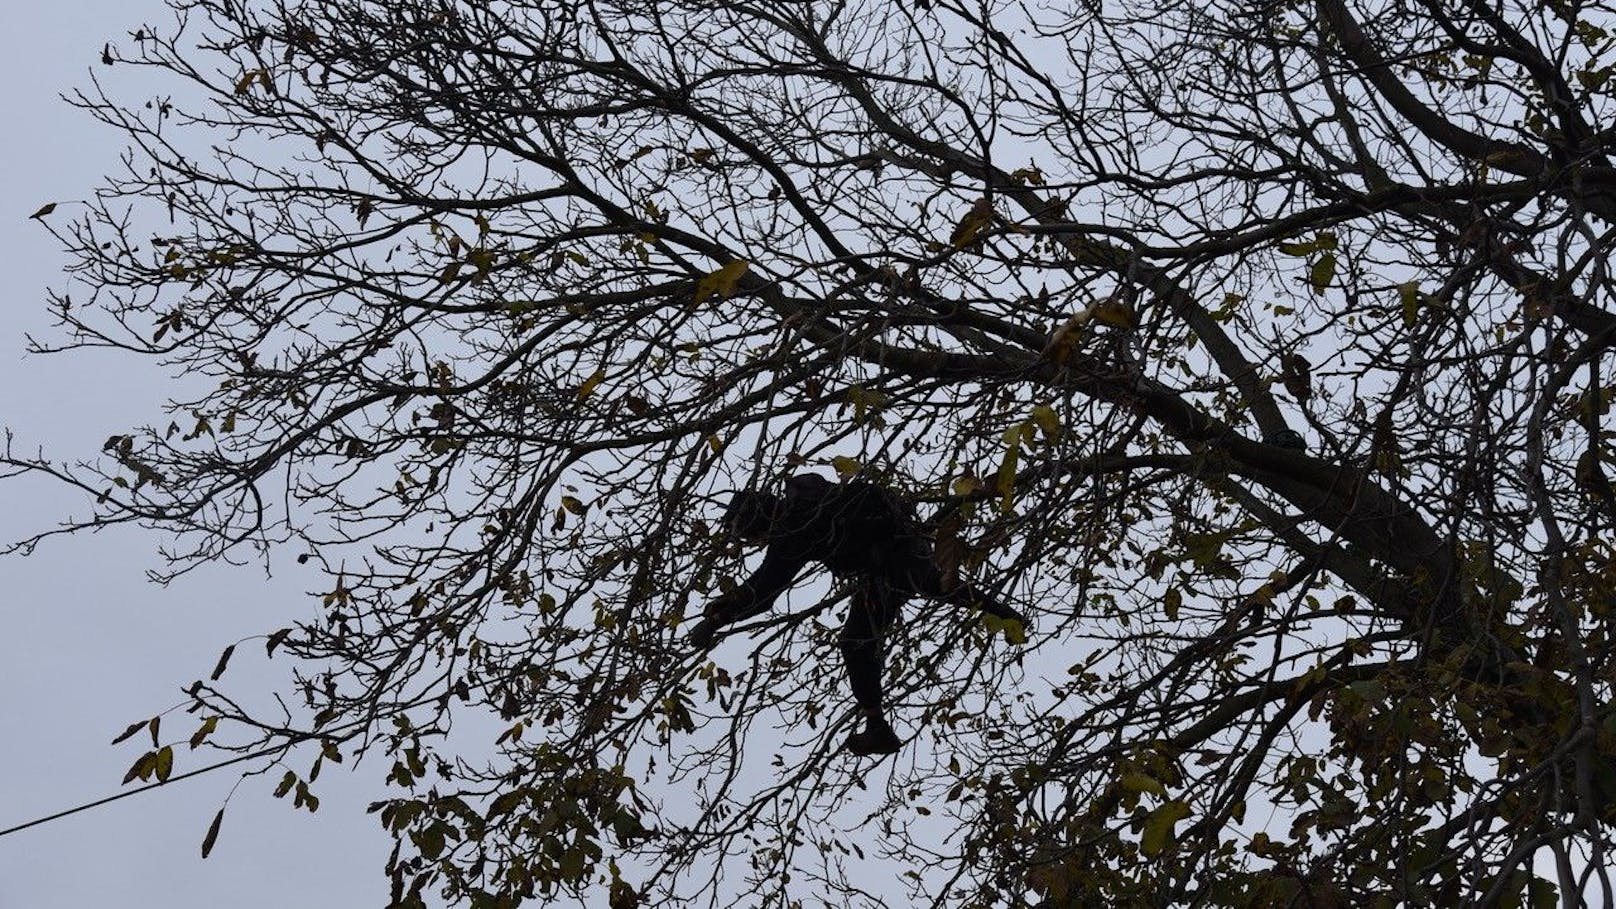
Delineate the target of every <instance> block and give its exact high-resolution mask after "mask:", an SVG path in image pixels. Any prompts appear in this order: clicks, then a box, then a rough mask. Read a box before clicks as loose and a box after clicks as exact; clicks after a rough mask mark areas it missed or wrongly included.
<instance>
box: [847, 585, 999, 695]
mask: <svg viewBox="0 0 1616 909" xmlns="http://www.w3.org/2000/svg"><path fill="white" fill-rule="evenodd" d="M891 574H892V575H893V577H892V578H890V579H889V578H887V577H881V576H875V577H866V578H862V579H861V580H860V581H859V583H858V587H857V588H856V589H855V590H854V591H853V603H852V607H851V608H850V609H849V610H848V612H847V621H846V622H844V623H843V624H842V633H841V635H840V636H839V637H838V638H837V640H836V645H837V647H838V648H839V649H840V650H841V651H842V662H843V664H844V665H845V666H846V667H847V681H848V683H849V685H850V686H851V687H852V689H853V700H854V701H855V702H856V703H857V704H858V706H859V709H860V710H863V711H864V712H865V713H868V714H877V715H878V714H880V713H881V712H882V700H883V697H882V695H883V686H882V683H881V670H882V664H883V663H884V662H885V660H884V657H885V655H886V636H887V633H888V632H889V631H891V630H892V626H893V624H894V623H895V622H897V620H898V615H899V613H900V612H901V611H902V610H903V604H904V603H906V602H908V600H909V598H910V597H911V596H916V595H919V596H924V597H933V598H935V599H939V600H942V601H944V602H946V603H951V604H953V605H956V606H962V607H966V606H969V607H975V608H977V609H981V610H982V611H983V612H986V613H988V614H990V615H996V616H998V617H1000V618H1005V619H1009V618H1013V619H1017V620H1020V621H1025V620H1024V619H1023V618H1022V615H1021V614H1020V613H1019V612H1016V611H1015V610H1014V609H1011V608H1009V607H1007V606H1005V605H1004V604H1002V603H1000V602H998V601H997V600H995V599H993V598H992V597H989V596H987V595H986V594H983V593H982V592H981V591H979V590H977V589H976V588H975V587H973V586H971V585H970V584H967V583H961V584H958V585H955V587H954V588H953V589H952V590H944V589H943V579H942V576H941V575H940V574H939V573H938V571H937V567H936V565H934V564H933V563H932V561H931V559H930V558H929V557H928V558H925V559H919V558H916V559H912V560H909V561H908V564H906V565H903V566H902V567H901V569H900V570H898V571H895V572H892V573H891Z"/></svg>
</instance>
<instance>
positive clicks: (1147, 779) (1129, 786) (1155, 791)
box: [1120, 773, 1167, 798]
mask: <svg viewBox="0 0 1616 909" xmlns="http://www.w3.org/2000/svg"><path fill="white" fill-rule="evenodd" d="M1120 782H1121V783H1122V789H1123V791H1124V792H1133V793H1140V792H1148V793H1150V794H1151V795H1154V796H1157V797H1158V798H1166V797H1167V787H1166V786H1163V785H1162V783H1161V780H1158V779H1156V778H1155V777H1153V776H1150V775H1149V774H1146V773H1124V774H1123V775H1122V779H1121V781H1120Z"/></svg>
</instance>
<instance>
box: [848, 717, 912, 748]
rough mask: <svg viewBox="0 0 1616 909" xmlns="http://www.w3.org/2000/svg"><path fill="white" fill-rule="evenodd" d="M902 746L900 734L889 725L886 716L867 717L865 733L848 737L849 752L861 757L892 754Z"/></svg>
mask: <svg viewBox="0 0 1616 909" xmlns="http://www.w3.org/2000/svg"><path fill="white" fill-rule="evenodd" d="M902 744H903V743H902V742H900V741H898V733H896V732H894V731H893V730H892V724H891V723H888V722H887V719H886V717H884V716H872V717H866V718H865V720H864V731H863V732H855V733H853V734H852V735H850V736H848V737H847V750H848V752H849V753H850V754H855V755H858V756H859V757H865V756H867V755H871V754H892V753H894V752H896V751H897V750H898V747H899V746H900V745H902Z"/></svg>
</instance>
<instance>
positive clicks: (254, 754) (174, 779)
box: [0, 744, 287, 836]
mask: <svg viewBox="0 0 1616 909" xmlns="http://www.w3.org/2000/svg"><path fill="white" fill-rule="evenodd" d="M286 747H287V746H286V745H285V744H282V745H274V746H272V747H269V748H265V749H263V750H261V751H251V752H248V753H246V754H238V755H236V756H235V757H233V758H230V759H229V760H224V761H220V762H218V763H217V764H209V765H208V766H206V767H198V768H197V769H195V770H188V771H186V772H184V773H182V774H180V775H178V776H171V777H169V778H168V779H166V780H158V781H157V782H155V783H147V784H146V785H144V786H138V787H136V788H134V789H128V790H125V791H123V792H119V793H117V794H115V795H109V796H107V797H106V798H103V799H97V800H96V801H93V802H85V803H84V804H82V805H79V806H77V807H75V808H69V809H67V810H66V811H58V812H56V813H55V814H51V815H46V816H45V817H40V818H35V819H33V820H31V821H29V822H28V823H26V824H18V825H17V826H15V827H7V828H6V829H4V830H0V836H9V835H10V834H13V833H17V832H20V831H23V830H27V829H28V828H29V827H38V826H39V825H40V824H48V823H50V822H51V821H55V820H60V819H62V818H64V817H67V816H68V815H72V814H78V813H79V812H80V811H89V810H90V809H91V808H99V807H101V806H102V805H108V804H111V803H112V802H116V801H118V800H119V799H126V798H129V797H130V796H132V795H139V794H141V793H142V792H146V791H149V790H152V789H156V788H158V787H160V786H167V785H170V784H172V783H178V782H179V781H180V780H185V779H190V778H191V777H193V776H201V775H202V774H204V773H209V772H211V771H214V770H218V769H219V768H221V767H229V766H230V765H231V764H239V763H241V762H243V761H250V760H253V759H254V758H261V757H268V756H270V755H272V754H274V753H276V752H277V751H283V750H285V749H286Z"/></svg>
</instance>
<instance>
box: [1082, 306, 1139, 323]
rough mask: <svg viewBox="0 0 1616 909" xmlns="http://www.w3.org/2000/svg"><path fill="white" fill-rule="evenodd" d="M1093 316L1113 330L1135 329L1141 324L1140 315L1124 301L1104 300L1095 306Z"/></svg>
mask: <svg viewBox="0 0 1616 909" xmlns="http://www.w3.org/2000/svg"><path fill="white" fill-rule="evenodd" d="M1091 314H1092V315H1093V316H1094V320H1095V321H1096V322H1099V323H1101V324H1104V325H1109V326H1111V327H1112V328H1134V327H1136V326H1137V325H1138V324H1139V315H1138V314H1137V313H1135V312H1134V311H1133V307H1132V306H1129V305H1128V303H1127V302H1126V301H1124V300H1117V299H1111V300H1102V301H1101V302H1099V303H1096V304H1094V309H1093V311H1092V313H1091Z"/></svg>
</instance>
